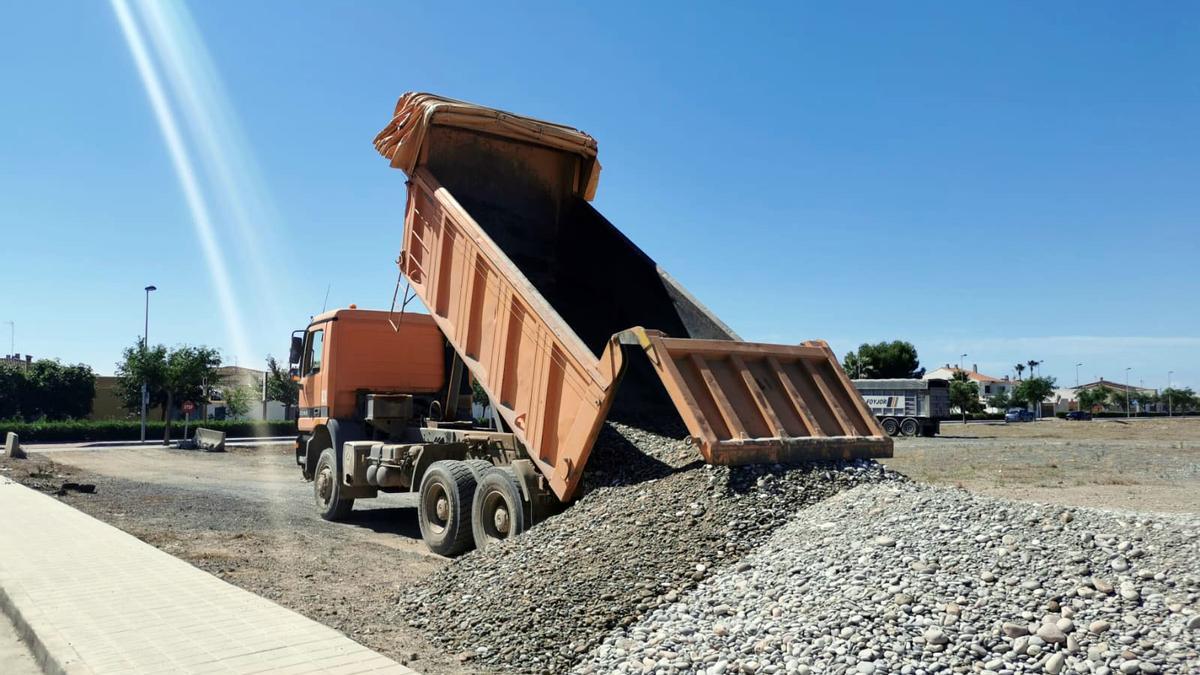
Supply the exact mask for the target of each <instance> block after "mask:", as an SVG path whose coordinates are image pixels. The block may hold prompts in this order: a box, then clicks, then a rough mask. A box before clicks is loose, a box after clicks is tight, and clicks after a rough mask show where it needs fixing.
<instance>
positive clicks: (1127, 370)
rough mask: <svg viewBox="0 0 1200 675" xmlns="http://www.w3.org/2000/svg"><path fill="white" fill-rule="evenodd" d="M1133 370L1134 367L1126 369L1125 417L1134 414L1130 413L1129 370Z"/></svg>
mask: <svg viewBox="0 0 1200 675" xmlns="http://www.w3.org/2000/svg"><path fill="white" fill-rule="evenodd" d="M1131 370H1133V368H1126V369H1125V417H1127V418H1128V417H1132V415H1130V414H1129V371H1131Z"/></svg>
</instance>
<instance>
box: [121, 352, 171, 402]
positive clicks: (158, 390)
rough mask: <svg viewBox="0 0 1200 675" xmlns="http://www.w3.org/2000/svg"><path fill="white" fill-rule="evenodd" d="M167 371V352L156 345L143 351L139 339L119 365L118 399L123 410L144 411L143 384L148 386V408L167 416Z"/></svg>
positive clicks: (123, 354)
mask: <svg viewBox="0 0 1200 675" xmlns="http://www.w3.org/2000/svg"><path fill="white" fill-rule="evenodd" d="M166 371H167V348H166V347H164V346H163V345H155V346H153V347H150V348H148V349H142V340H141V338H138V341H137V343H136V344H134V345H133V346H132V347H126V348H125V351H124V352H122V354H121V360H120V361H119V362H118V363H117V386H116V392H117V396H118V397H119V398H120V399H121V406H122V407H123V408H125V409H126V410H128V411H129V412H131V413H139V412H141V410H142V382H143V381H144V382H145V383H146V387H147V391H148V392H149V400H148V401H147V402H146V407H148V408H153V407H155V406H162V410H163V413H164V414H165V413H166V405H165V404H166V390H165V389H164V388H163V383H164V381H165V378H166Z"/></svg>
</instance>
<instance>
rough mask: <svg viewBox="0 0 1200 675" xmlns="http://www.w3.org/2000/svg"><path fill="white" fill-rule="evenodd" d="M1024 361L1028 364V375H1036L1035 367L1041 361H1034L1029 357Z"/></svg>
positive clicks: (1040, 363)
mask: <svg viewBox="0 0 1200 675" xmlns="http://www.w3.org/2000/svg"><path fill="white" fill-rule="evenodd" d="M1025 363H1026V364H1027V365H1028V366H1029V376H1030V377H1037V372H1036V368H1037V367H1038V366H1040V365H1042V362H1041V361H1034V360H1033V359H1029V360H1028V361H1026V362H1025Z"/></svg>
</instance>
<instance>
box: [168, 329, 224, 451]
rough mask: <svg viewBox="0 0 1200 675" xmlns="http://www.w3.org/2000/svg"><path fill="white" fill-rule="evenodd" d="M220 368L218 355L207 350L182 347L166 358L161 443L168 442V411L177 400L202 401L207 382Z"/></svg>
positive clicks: (169, 413)
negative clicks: (164, 423) (164, 421)
mask: <svg viewBox="0 0 1200 675" xmlns="http://www.w3.org/2000/svg"><path fill="white" fill-rule="evenodd" d="M219 367H221V354H220V353H219V352H218V351H217V350H215V349H212V348H210V347H193V346H191V345H182V346H179V347H176V348H175V349H173V350H171V353H170V354H168V355H167V363H166V370H165V372H164V373H163V383H162V387H163V390H164V391H165V393H166V408H165V410H164V413H163V414H164V417H165V418H166V422H167V423H166V425H165V428H164V429H163V444H164V445H166V444H167V443H168V442H170V440H171V412H170V411H173V410H174V408H175V405H176V404H178V403H179V402H180V401H195V400H203V399H204V398H205V396H204V395H205V394H206V393H207V392H205V391H204V385H205V383H206V382H215V381H216V380H217V368H219Z"/></svg>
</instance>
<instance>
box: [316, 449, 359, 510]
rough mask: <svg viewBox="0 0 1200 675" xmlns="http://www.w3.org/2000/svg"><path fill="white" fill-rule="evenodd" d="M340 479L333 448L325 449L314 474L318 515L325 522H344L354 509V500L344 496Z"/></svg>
mask: <svg viewBox="0 0 1200 675" xmlns="http://www.w3.org/2000/svg"><path fill="white" fill-rule="evenodd" d="M340 478H341V477H340V476H338V471H337V458H336V457H334V455H333V448H325V449H324V450H323V451H321V458H320V459H318V460H317V469H316V471H315V472H313V499H314V501H315V502H316V504H317V513H319V514H321V517H322V518H324V519H325V520H331V521H338V520H343V519H345V518H346V516H348V515H350V511H351V510H352V509H353V508H354V498H352V497H343V496H342V481H341V480H340Z"/></svg>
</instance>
